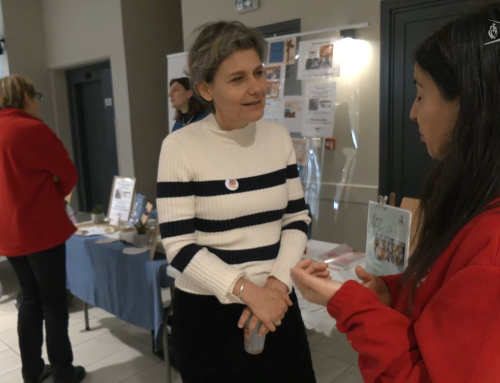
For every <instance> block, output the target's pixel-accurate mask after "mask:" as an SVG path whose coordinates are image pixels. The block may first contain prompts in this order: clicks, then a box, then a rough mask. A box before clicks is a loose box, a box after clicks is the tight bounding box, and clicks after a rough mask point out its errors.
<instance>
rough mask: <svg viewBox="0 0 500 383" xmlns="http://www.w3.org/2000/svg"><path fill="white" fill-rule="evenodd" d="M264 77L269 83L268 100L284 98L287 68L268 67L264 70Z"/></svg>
mask: <svg viewBox="0 0 500 383" xmlns="http://www.w3.org/2000/svg"><path fill="white" fill-rule="evenodd" d="M264 76H266V82H267V98H268V99H277V98H283V92H284V90H285V86H284V85H285V66H284V65H273V66H267V67H265V68H264Z"/></svg>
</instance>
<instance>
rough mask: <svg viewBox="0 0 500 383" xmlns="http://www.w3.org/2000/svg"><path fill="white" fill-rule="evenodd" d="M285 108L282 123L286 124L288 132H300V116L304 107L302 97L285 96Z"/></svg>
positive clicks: (301, 118) (301, 119) (301, 121)
mask: <svg viewBox="0 0 500 383" xmlns="http://www.w3.org/2000/svg"><path fill="white" fill-rule="evenodd" d="M284 99H285V110H284V121H283V125H285V126H286V128H287V130H288V131H289V132H290V133H301V132H302V123H303V121H304V119H303V117H302V113H303V108H304V97H302V96H285V98H284Z"/></svg>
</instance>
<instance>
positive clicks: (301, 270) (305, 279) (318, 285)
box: [292, 259, 342, 306]
mask: <svg viewBox="0 0 500 383" xmlns="http://www.w3.org/2000/svg"><path fill="white" fill-rule="evenodd" d="M317 263H318V262H313V261H312V260H311V259H306V260H304V261H301V262H299V264H298V265H297V266H295V267H294V268H293V269H292V279H293V281H294V282H295V285H296V286H297V288H298V289H299V290H300V292H301V293H302V295H303V296H304V298H305V299H307V300H308V301H309V302H312V303H316V304H318V305H321V306H327V305H328V302H330V299H332V297H333V296H334V295H335V293H336V292H337V291H338V290H339V289H340V287H341V286H342V282H337V281H331V280H329V279H326V278H321V277H319V276H316V274H317V268H318V265H317Z"/></svg>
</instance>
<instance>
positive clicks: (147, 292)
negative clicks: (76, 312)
mask: <svg viewBox="0 0 500 383" xmlns="http://www.w3.org/2000/svg"><path fill="white" fill-rule="evenodd" d="M100 238H103V237H99V236H93V237H78V236H72V237H71V238H70V239H69V240H68V242H67V245H66V246H67V247H66V248H67V251H66V270H67V275H68V276H67V279H68V281H67V285H68V289H69V290H70V291H71V293H72V294H73V295H75V296H77V297H78V298H80V299H81V300H83V301H85V302H87V303H90V304H91V305H92V306H95V307H99V308H101V309H103V310H106V311H108V312H110V313H111V314H113V315H115V316H116V317H118V318H120V319H122V320H124V321H126V322H128V323H131V324H133V325H136V326H139V327H142V328H144V329H148V330H154V331H155V339H158V335H159V331H160V329H161V326H162V320H163V304H162V299H161V288H163V287H170V286H173V285H174V279H172V278H170V277H168V276H167V273H166V268H167V265H168V263H167V261H166V260H160V261H151V260H150V259H149V257H150V254H149V251H148V252H145V253H142V254H136V255H128V254H123V249H124V248H126V247H131V246H132V245H128V244H125V243H123V242H121V241H116V242H112V243H108V244H96V243H95V242H96V241H97V240H98V239H100Z"/></svg>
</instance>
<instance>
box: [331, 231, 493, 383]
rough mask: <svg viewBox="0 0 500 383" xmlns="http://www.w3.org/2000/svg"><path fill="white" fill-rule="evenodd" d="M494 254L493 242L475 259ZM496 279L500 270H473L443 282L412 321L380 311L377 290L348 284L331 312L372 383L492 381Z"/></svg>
mask: <svg viewBox="0 0 500 383" xmlns="http://www.w3.org/2000/svg"><path fill="white" fill-rule="evenodd" d="M483 244H484V242H483ZM497 248H498V241H490V242H489V243H487V244H486V248H484V249H483V250H482V251H481V252H480V253H479V254H478V258H482V255H483V254H482V253H486V257H485V258H487V257H489V255H491V253H492V252H493V253H495V254H496V253H497ZM470 250H471V248H470V247H469V248H468V251H470ZM488 253H489V254H488ZM490 258H491V257H490ZM499 281H500V267H499V266H498V264H496V265H495V264H494V265H491V264H490V265H482V264H469V265H468V266H466V267H465V268H464V269H462V270H461V271H459V272H457V273H456V274H455V275H453V276H452V277H451V278H449V279H448V280H446V281H445V283H444V284H443V286H442V287H441V288H440V289H439V290H438V291H437V293H435V295H434V296H433V297H432V298H431V299H430V301H429V303H428V305H427V306H426V307H425V309H424V310H423V312H422V314H421V316H420V317H419V319H418V320H417V321H416V322H415V323H412V321H411V320H410V319H409V318H408V317H406V316H405V315H403V314H401V313H399V312H397V311H396V310H394V309H392V308H390V307H387V306H385V305H383V304H382V303H381V302H380V300H379V298H378V296H377V294H376V293H375V292H374V291H372V290H369V289H367V288H365V287H363V286H361V285H360V284H359V283H357V282H354V281H348V282H346V283H344V284H343V286H342V287H341V288H340V289H339V290H338V292H337V293H336V294H335V295H334V296H333V298H332V299H331V301H330V302H329V305H328V312H329V313H330V315H331V316H332V317H334V318H335V319H336V320H337V328H338V330H339V331H340V332H342V333H346V334H347V338H348V340H349V342H350V343H351V345H352V347H353V348H354V349H355V350H356V351H357V352H358V353H359V355H360V356H359V363H358V364H359V367H360V370H361V373H362V375H363V378H364V380H365V381H367V382H391V383H398V382H415V383H417V382H430V381H432V382H436V383H441V382H442V383H444V382H446V383H447V382H495V381H497V379H498V376H499V375H500V351H498V344H499V342H500V327H499V326H498V318H499V313H500V282H499Z"/></svg>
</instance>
